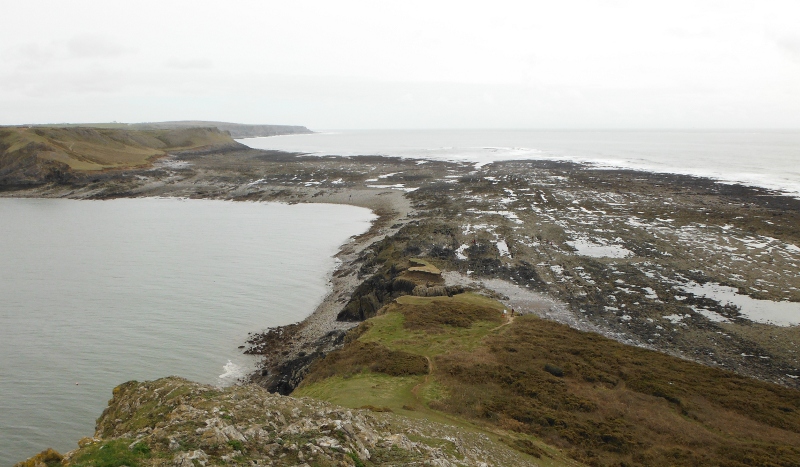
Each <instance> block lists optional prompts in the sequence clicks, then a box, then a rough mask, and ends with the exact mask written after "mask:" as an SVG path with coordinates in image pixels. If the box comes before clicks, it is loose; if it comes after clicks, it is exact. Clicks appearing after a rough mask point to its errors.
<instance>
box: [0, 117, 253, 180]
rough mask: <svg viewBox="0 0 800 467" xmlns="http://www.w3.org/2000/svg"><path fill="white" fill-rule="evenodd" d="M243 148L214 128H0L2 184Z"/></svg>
mask: <svg viewBox="0 0 800 467" xmlns="http://www.w3.org/2000/svg"><path fill="white" fill-rule="evenodd" d="M227 147H243V146H241V145H240V144H239V143H237V142H236V141H234V140H233V139H232V138H231V136H230V134H228V132H227V131H222V130H219V129H217V128H214V127H205V128H193V127H189V126H187V127H185V128H178V127H175V128H172V129H122V128H119V127H116V128H97V127H94V128H91V127H84V126H62V127H59V126H38V127H0V185H3V184H10V185H19V184H37V183H42V182H45V181H49V180H59V179H61V178H63V177H64V176H65V175H66V174H68V173H69V172H73V171H82V172H90V171H101V170H107V169H124V168H131V167H141V166H145V165H147V164H149V163H150V162H151V161H152V160H153V159H155V158H157V157H160V156H163V155H165V154H167V152H168V151H185V150H191V149H211V148H227Z"/></svg>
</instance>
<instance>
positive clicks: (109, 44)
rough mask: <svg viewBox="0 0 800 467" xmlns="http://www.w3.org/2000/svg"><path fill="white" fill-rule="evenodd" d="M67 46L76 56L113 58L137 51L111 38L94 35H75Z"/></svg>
mask: <svg viewBox="0 0 800 467" xmlns="http://www.w3.org/2000/svg"><path fill="white" fill-rule="evenodd" d="M66 46H67V50H68V51H69V53H70V54H71V55H72V56H73V57H75V58H113V57H120V56H123V55H129V54H132V53H134V52H135V50H134V49H131V48H129V47H125V46H122V45H120V44H117V43H115V42H114V40H113V39H111V38H108V37H103V36H93V35H80V36H75V37H73V38H72V39H70V40H69V41H68V42H67V44H66Z"/></svg>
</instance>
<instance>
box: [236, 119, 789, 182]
mask: <svg viewBox="0 0 800 467" xmlns="http://www.w3.org/2000/svg"><path fill="white" fill-rule="evenodd" d="M240 141H241V142H242V143H244V144H247V145H249V146H251V147H255V148H260V149H276V150H281V151H291V152H305V153H312V154H319V155H342V156H357V155H373V154H377V155H387V156H398V157H409V158H420V159H443V160H450V161H461V162H474V163H476V164H486V163H490V162H493V161H500V160H519V159H548V160H569V161H576V162H588V163H591V164H595V165H597V166H600V167H620V168H630V169H636V170H644V171H650V172H663V173H679V174H689V175H699V176H703V177H710V178H714V179H718V180H721V181H724V182H735V183H743V184H746V185H753V186H760V187H765V188H770V189H774V190H780V191H784V192H786V193H787V194H789V195H791V196H796V197H800V131H797V130H794V131H748V130H729V131H699V130H698V131H678V130H673V131H644V130H642V131H623V130H616V131H602V130H597V131H588V130H585V131H579V130H563V131H553V130H348V131H329V132H320V133H315V134H308V135H287V136H271V137H268V138H247V139H242V140H240Z"/></svg>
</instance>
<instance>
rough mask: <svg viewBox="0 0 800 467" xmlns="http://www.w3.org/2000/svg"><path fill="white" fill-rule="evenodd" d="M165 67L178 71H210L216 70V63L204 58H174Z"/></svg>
mask: <svg viewBox="0 0 800 467" xmlns="http://www.w3.org/2000/svg"><path fill="white" fill-rule="evenodd" d="M165 65H166V66H167V67H169V68H175V69H178V70H208V69H211V68H214V63H213V62H212V61H211V60H207V59H204V58H176V57H172V58H170V59H169V60H167V61H166V62H165Z"/></svg>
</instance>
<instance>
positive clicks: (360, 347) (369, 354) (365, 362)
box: [306, 340, 428, 383]
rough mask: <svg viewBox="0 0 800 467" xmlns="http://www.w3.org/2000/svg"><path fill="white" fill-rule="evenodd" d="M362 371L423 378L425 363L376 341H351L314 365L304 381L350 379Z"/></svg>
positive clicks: (413, 355)
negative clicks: (340, 377)
mask: <svg viewBox="0 0 800 467" xmlns="http://www.w3.org/2000/svg"><path fill="white" fill-rule="evenodd" d="M364 371H371V372H375V373H383V374H387V375H390V376H409V375H424V374H426V373H428V360H427V359H426V358H425V357H424V356H422V355H417V354H413V353H409V352H405V351H402V350H392V349H389V348H388V347H386V346H384V345H382V344H379V343H377V342H363V341H360V340H358V341H354V342H351V343H349V344H347V345H345V346H344V348H343V349H341V350H338V351H336V352H331V353H329V354H328V355H326V356H325V358H323V359H322V360H319V361H317V362H315V363H314V364H313V365H312V366H311V369H310V370H309V375H308V376H307V377H306V380H307V381H308V382H309V383H313V382H316V381H320V380H322V379H325V378H329V377H331V376H334V375H342V376H345V377H347V376H352V375H355V374H358V373H361V372H364Z"/></svg>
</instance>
